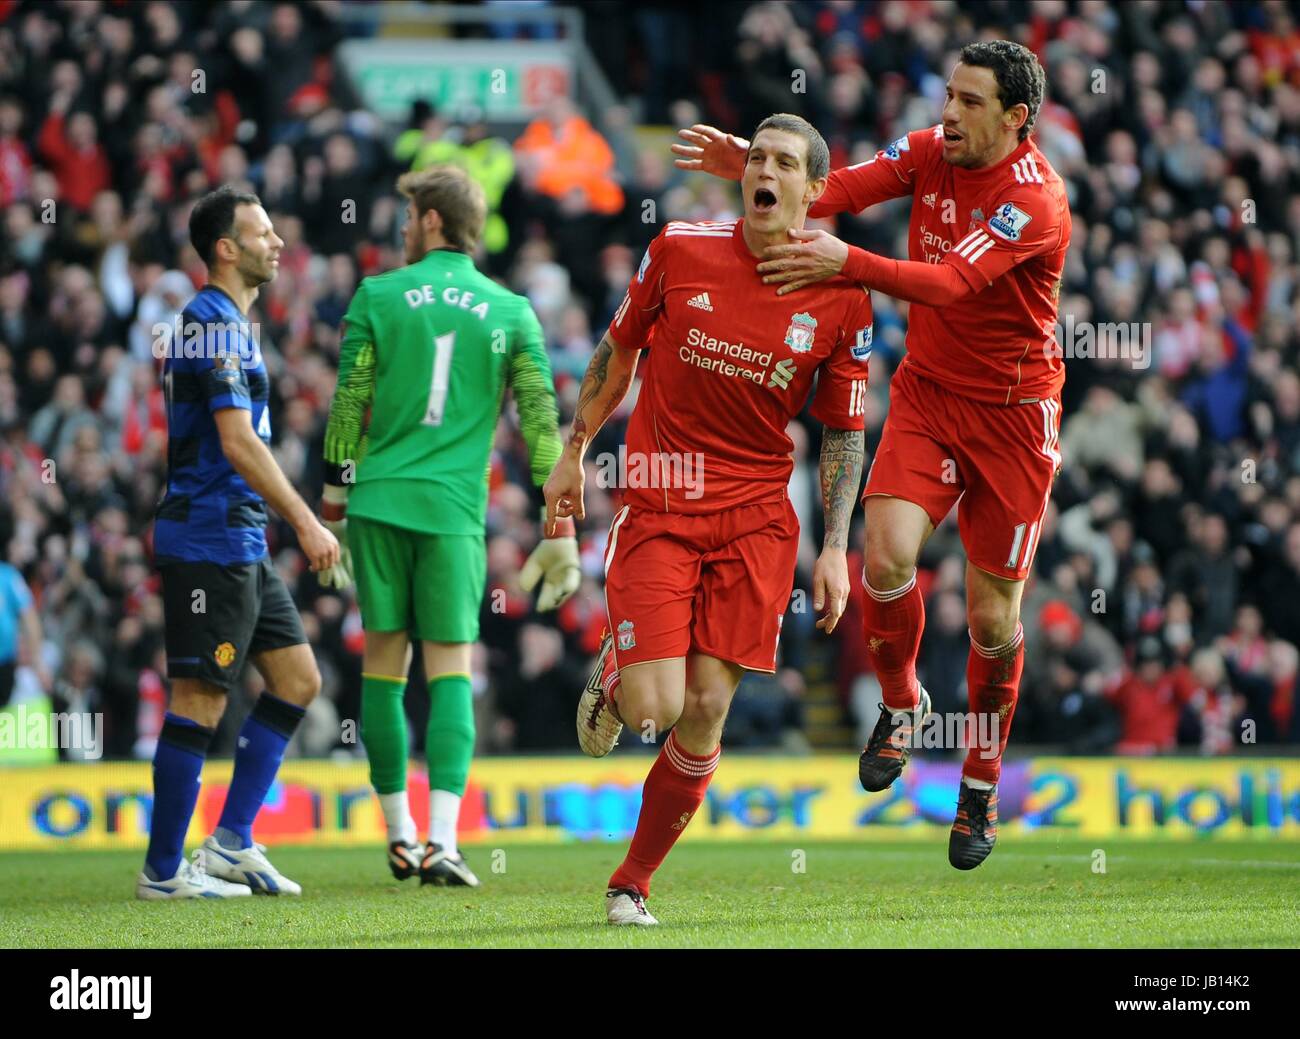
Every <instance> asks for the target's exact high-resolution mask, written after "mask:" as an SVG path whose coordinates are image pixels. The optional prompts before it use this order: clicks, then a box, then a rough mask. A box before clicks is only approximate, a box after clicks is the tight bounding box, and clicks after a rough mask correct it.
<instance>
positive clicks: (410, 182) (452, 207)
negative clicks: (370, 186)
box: [397, 166, 487, 253]
mask: <svg viewBox="0 0 1300 1039" xmlns="http://www.w3.org/2000/svg"><path fill="white" fill-rule="evenodd" d="M397 190H398V192H399V193H400V194H401V195H402V197H403V198H409V199H410V200H411V201H412V202H414V203H415V216H416V218H417V219H419V218H422V217H423V216H424V214H425V213H427V212H429V210H431V209H436V210H437V211H438V215H439V216H440V217H442V237H443V238H444V239H446V241H447V244H448V245H450V246H451V247H452V248H453V249H458V250H460V251H461V252H463V253H469V252H473V251H474V246H475V245H477V244H478V240H479V239H480V238H481V237H482V236H483V224H484V222H485V221H486V220H487V200H486V198H485V197H484V195H483V187H482V185H480V184H479V182H478V181H476V180H475V179H474V178H473V177H471V176H470V175H469V174H468V173H466V172H465V171H464V170H463V169H461V168H460V167H459V166H426V167H425V168H424V169H422V170H410V171H408V172H406V173H403V174H402V175H401V176H400V177H399V178H398V179H397Z"/></svg>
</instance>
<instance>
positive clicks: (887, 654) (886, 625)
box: [862, 571, 925, 711]
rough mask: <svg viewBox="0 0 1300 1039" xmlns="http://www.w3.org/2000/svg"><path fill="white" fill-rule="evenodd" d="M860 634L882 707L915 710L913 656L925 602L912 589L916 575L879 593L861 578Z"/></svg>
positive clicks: (916, 691)
mask: <svg viewBox="0 0 1300 1039" xmlns="http://www.w3.org/2000/svg"><path fill="white" fill-rule="evenodd" d="M862 586H863V587H864V588H865V589H866V592H867V594H866V595H865V596H863V599H862V634H863V636H864V637H865V638H866V640H867V652H868V653H869V654H870V656H871V662H872V664H873V665H874V666H875V669H876V677H877V678H878V679H880V688H881V691H882V692H883V693H884V700H885V706H886V707H888V708H890V709H891V710H894V711H905V710H908V709H909V708H912V707H915V706H916V704H917V700H918V699H919V690H920V687H919V686H918V685H917V682H916V654H917V653H918V652H919V651H920V649H921V631H922V630H923V629H924V628H925V600H924V599H922V598H921V590H920V588H918V587H917V585H916V572H915V571H913V572H912V579H911V580H910V581H908V582H907V584H905V585H903V586H902V587H901V588H895V589H893V590H892V591H887V592H881V591H877V590H876V589H875V588H872V587H871V585H869V584H868V583H867V581H866V579H865V578H864V579H863V581H862Z"/></svg>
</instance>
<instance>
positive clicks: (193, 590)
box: [158, 558, 307, 690]
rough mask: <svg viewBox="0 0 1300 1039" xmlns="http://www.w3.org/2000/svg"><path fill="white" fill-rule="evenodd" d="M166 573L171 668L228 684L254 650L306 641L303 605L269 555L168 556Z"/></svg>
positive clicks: (172, 674) (172, 672) (175, 673)
mask: <svg viewBox="0 0 1300 1039" xmlns="http://www.w3.org/2000/svg"><path fill="white" fill-rule="evenodd" d="M158 572H159V573H160V574H161V575H162V592H163V616H164V629H165V630H164V636H165V639H166V643H167V676H168V677H169V678H201V679H203V680H204V681H205V682H211V683H212V684H213V685H218V686H221V687H222V688H223V689H226V690H229V689H230V687H231V686H233V685H234V684H235V683H236V682H238V681H239V678H240V676H241V675H242V674H243V671H244V665H245V663H246V662H247V661H248V658H249V657H250V656H254V655H256V654H258V653H265V652H266V651H267V650H269V649H284V648H285V647H286V646H298V645H301V644H303V643H305V642H306V641H307V633H306V632H305V631H304V630H303V627H302V619H301V618H300V617H299V616H298V608H297V607H296V606H295V605H294V604H293V597H292V596H291V595H290V594H289V588H288V586H287V585H286V584H285V583H284V579H283V578H282V577H281V576H280V575H279V574H278V573H276V570H275V567H273V566H272V565H271V560H270V559H269V558H264V559H262V560H261V561H260V562H257V563H245V564H242V565H234V566H223V565H222V564H220V563H168V564H167V565H165V566H161V567H159V568H158Z"/></svg>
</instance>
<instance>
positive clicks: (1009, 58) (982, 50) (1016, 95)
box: [957, 40, 1047, 141]
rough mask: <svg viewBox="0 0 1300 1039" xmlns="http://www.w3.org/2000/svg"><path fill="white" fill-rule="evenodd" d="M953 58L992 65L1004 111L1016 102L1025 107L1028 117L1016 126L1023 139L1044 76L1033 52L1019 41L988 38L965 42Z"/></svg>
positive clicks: (1039, 97)
mask: <svg viewBox="0 0 1300 1039" xmlns="http://www.w3.org/2000/svg"><path fill="white" fill-rule="evenodd" d="M957 60H958V61H960V62H961V63H962V64H963V65H977V66H979V67H980V68H985V69H992V70H993V76H994V78H995V79H996V80H997V81H998V101H1000V102H1001V104H1002V108H1003V110H1004V111H1005V110H1006V109H1009V108H1014V107H1015V106H1016V105H1024V106H1025V107H1026V108H1028V109H1029V117H1028V118H1027V119H1026V120H1025V124H1024V126H1022V127H1021V128H1020V140H1022V141H1023V140H1024V139H1025V138H1026V137H1028V136H1029V134H1030V133H1031V132H1032V130H1033V129H1034V120H1035V119H1037V118H1038V110H1039V108H1041V107H1042V105H1043V95H1044V93H1045V91H1046V83H1047V77H1046V75H1044V73H1043V66H1042V65H1040V64H1038V59H1037V58H1036V57H1034V52H1033V51H1031V50H1030V49H1029V48H1028V47H1026V46H1024V45H1023V44H1020V43H1012V42H1011V41H1010V40H988V41H985V42H983V43H968V44H966V46H965V47H963V48H962V49H961V53H960V54H959V55H958V57H957Z"/></svg>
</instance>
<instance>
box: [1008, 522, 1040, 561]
mask: <svg viewBox="0 0 1300 1039" xmlns="http://www.w3.org/2000/svg"><path fill="white" fill-rule="evenodd" d="M1026 529H1028V530H1029V537H1028V538H1026V537H1025V530H1026ZM1037 533H1038V524H1037V523H1035V524H1034V525H1033V526H1032V527H1031V526H1029V524H1027V523H1017V524H1016V531H1015V537H1013V538H1012V539H1011V554H1010V555H1009V556H1007V568H1008V569H1011V570H1017V569H1020V568H1021V567H1025V566H1028V565H1029V552H1030V549H1031V548H1032V546H1033V540H1034V535H1035V534H1037ZM1022 549H1023V551H1024V556H1025V559H1024V561H1023V562H1021V560H1020V555H1021V550H1022Z"/></svg>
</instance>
